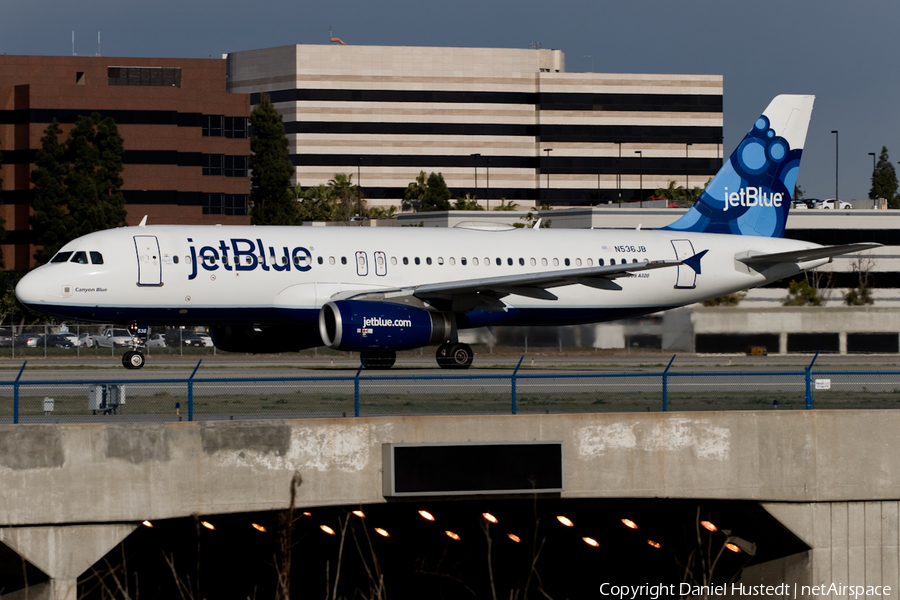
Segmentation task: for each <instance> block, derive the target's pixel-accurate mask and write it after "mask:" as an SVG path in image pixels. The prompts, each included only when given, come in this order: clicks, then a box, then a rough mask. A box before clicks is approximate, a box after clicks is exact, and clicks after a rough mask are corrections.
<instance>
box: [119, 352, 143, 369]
mask: <svg viewBox="0 0 900 600" xmlns="http://www.w3.org/2000/svg"><path fill="white" fill-rule="evenodd" d="M122 366H123V367H125V368H126V369H140V368H141V367H143V366H144V355H143V354H142V353H141V352H137V351H135V350H129V351H128V352H126V353H125V355H124V356H122Z"/></svg>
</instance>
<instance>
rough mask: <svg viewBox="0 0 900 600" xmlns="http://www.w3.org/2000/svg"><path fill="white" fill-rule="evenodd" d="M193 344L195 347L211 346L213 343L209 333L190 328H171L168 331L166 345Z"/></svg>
mask: <svg viewBox="0 0 900 600" xmlns="http://www.w3.org/2000/svg"><path fill="white" fill-rule="evenodd" d="M179 344H180V345H182V346H193V347H195V348H204V347H206V348H210V347H212V345H213V341H212V338H211V337H210V336H209V334H208V333H204V332H196V331H191V330H189V329H169V330H168V331H166V345H168V346H174V347H178V345H179Z"/></svg>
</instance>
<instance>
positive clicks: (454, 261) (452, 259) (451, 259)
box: [450, 256, 456, 267]
mask: <svg viewBox="0 0 900 600" xmlns="http://www.w3.org/2000/svg"><path fill="white" fill-rule="evenodd" d="M455 264H456V259H455V258H453V257H452V256H451V257H450V266H451V267H452V266H453V265H455Z"/></svg>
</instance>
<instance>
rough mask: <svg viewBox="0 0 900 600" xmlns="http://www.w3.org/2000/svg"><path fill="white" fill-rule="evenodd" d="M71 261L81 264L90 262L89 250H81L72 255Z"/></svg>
mask: <svg viewBox="0 0 900 600" xmlns="http://www.w3.org/2000/svg"><path fill="white" fill-rule="evenodd" d="M69 262H73V263H78V264H79V265H86V264H88V259H87V252H83V251H79V252H76V253H75V254H73V255H72V258H71V260H70V261H69Z"/></svg>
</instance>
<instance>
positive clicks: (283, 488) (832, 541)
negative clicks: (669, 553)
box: [0, 410, 900, 600]
mask: <svg viewBox="0 0 900 600" xmlns="http://www.w3.org/2000/svg"><path fill="white" fill-rule="evenodd" d="M898 433H900V412H897V411H862V410H846V411H782V412H779V411H770V412H737V411H735V412H703V413H698V412H693V413H615V414H613V413H606V414H604V413H598V414H569V415H516V416H478V417H470V416H446V417H403V418H356V419H353V418H350V419H346V418H345V419H307V420H292V421H247V422H209V423H204V422H194V423H119V424H109V425H100V424H63V425H9V426H0V542H2V543H3V544H4V545H5V546H6V548H5V549H3V550H4V551H3V552H0V571H2V569H3V568H12V567H15V566H17V565H19V564H20V559H19V558H18V557H22V558H25V559H27V560H28V561H29V562H30V563H31V564H33V565H34V566H36V567H37V568H38V569H40V570H41V571H43V572H44V573H46V574H47V575H48V576H49V577H50V580H49V582H47V583H45V584H42V585H41V586H40V589H34V588H32V589H31V590H30V592H29V593H30V595H29V598H32V599H34V598H40V597H44V598H53V599H66V600H70V599H71V600H74V599H75V598H76V580H77V578H78V576H79V575H80V574H81V573H82V572H84V571H85V570H87V569H89V568H90V567H91V565H93V564H94V563H95V562H96V561H97V560H99V559H100V558H101V557H102V556H103V555H104V554H105V553H106V552H108V551H109V550H110V549H112V548H113V547H115V546H116V545H117V544H118V543H119V542H120V541H122V540H123V539H125V538H126V537H127V536H128V535H129V534H130V533H131V532H132V531H133V530H134V529H135V528H136V527H137V526H138V524H139V523H140V522H141V521H143V520H144V519H150V520H154V519H168V518H176V517H184V516H187V515H192V514H204V515H211V514H224V513H240V512H249V511H267V510H279V509H284V508H287V506H288V504H289V489H290V482H291V479H292V478H293V476H294V474H295V472H300V473H301V475H302V477H303V485H302V486H301V487H300V488H299V492H298V493H299V496H298V500H297V502H298V503H299V504H300V505H303V506H337V505H349V504H354V505H355V504H360V503H363V504H366V503H379V502H384V501H385V499H384V495H383V488H382V472H381V470H382V447H383V445H384V444H389V443H421V442H429V443H434V442H456V443H465V442H497V441H503V442H516V441H521V442H533V441H562V443H563V464H564V473H565V477H564V483H563V487H564V491H563V492H562V493H561V494H560V497H561V498H562V499H568V498H701V499H745V500H754V501H759V502H761V503H762V505H763V506H764V507H765V509H766V510H767V511H769V513H770V514H771V515H773V516H774V517H775V518H776V519H778V520H779V521H780V522H781V523H782V524H784V525H785V526H786V527H787V528H789V529H790V530H791V531H792V532H793V533H794V534H796V535H797V536H798V537H799V538H800V539H801V540H802V541H803V542H805V543H806V545H808V546H809V548H810V550H809V551H807V552H803V553H800V554H795V555H792V556H788V557H785V558H783V559H780V560H777V561H772V562H770V563H764V564H761V565H757V566H755V567H753V568H750V569H747V570H745V572H744V576H743V580H744V581H745V582H747V581H749V582H753V581H758V582H766V581H772V582H776V583H782V582H798V583H800V584H801V585H820V584H830V583H832V582H834V583H843V584H853V585H887V586H890V587H891V594H890V595H891V597H895V598H896V597H897V590H898V588H900V444H898ZM98 507H102V510H98ZM0 549H2V548H0ZM10 550H12V552H10ZM16 553H17V554H18V557H17V556H16ZM4 561H6V562H7V563H14V564H7V565H3V564H2V563H3V562H4ZM17 597H24V595H22V592H20V593H18V595H17V594H16V593H13V594H8V595H4V596H3V598H17Z"/></svg>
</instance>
